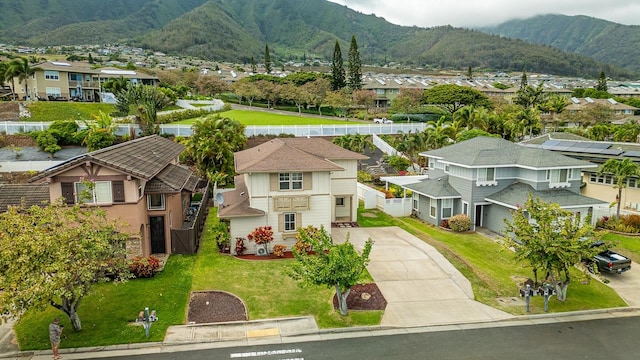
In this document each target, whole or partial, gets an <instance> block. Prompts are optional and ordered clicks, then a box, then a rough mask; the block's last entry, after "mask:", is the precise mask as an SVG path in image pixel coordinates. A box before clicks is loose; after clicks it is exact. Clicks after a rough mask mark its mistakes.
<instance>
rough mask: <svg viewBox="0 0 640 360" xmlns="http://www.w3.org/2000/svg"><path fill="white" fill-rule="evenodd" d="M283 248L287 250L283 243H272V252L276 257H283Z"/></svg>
mask: <svg viewBox="0 0 640 360" xmlns="http://www.w3.org/2000/svg"><path fill="white" fill-rule="evenodd" d="M285 250H287V245H284V244H275V245H273V254H274V255H275V256H277V257H283V256H284V251H285Z"/></svg>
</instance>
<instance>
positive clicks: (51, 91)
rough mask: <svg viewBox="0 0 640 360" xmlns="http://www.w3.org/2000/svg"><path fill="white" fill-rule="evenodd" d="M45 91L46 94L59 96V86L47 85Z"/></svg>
mask: <svg viewBox="0 0 640 360" xmlns="http://www.w3.org/2000/svg"><path fill="white" fill-rule="evenodd" d="M45 91H46V93H47V96H60V88H56V87H47V88H46V90H45Z"/></svg>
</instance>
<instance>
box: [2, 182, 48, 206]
mask: <svg viewBox="0 0 640 360" xmlns="http://www.w3.org/2000/svg"><path fill="white" fill-rule="evenodd" d="M49 199H50V198H49V184H1V185H0V212H3V211H7V207H8V206H20V205H21V204H22V202H23V201H24V205H25V206H27V207H29V206H33V205H43V204H46V203H49V201H50V200H49Z"/></svg>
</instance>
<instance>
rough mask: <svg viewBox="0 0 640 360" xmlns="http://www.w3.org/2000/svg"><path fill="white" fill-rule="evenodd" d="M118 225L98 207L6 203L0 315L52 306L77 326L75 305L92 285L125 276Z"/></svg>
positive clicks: (0, 219)
mask: <svg viewBox="0 0 640 360" xmlns="http://www.w3.org/2000/svg"><path fill="white" fill-rule="evenodd" d="M120 228H121V225H120V224H118V223H117V222H115V221H112V220H109V219H108V218H107V216H106V212H105V211H104V210H102V209H100V208H97V207H81V206H79V205H76V206H73V207H67V206H66V205H64V204H63V203H62V201H57V202H55V203H52V204H49V205H47V206H43V207H40V206H32V207H29V208H27V207H24V206H21V207H9V208H8V209H7V211H6V212H4V213H2V214H0V248H1V249H2V256H0V289H2V291H1V292H0V314H12V315H19V314H21V313H22V312H24V311H26V310H29V309H34V310H35V309H40V310H41V309H44V308H46V307H47V306H48V305H51V306H53V307H55V308H56V309H59V310H61V311H63V312H64V313H65V314H67V316H68V317H69V320H70V321H71V324H72V325H73V328H74V330H77V331H78V330H81V329H82V323H81V321H80V317H79V315H78V307H79V306H80V304H81V302H82V299H83V298H84V297H85V296H86V295H87V294H88V293H89V292H90V290H91V287H92V286H93V285H94V284H95V283H97V282H102V281H109V276H115V277H116V278H117V279H125V278H127V277H128V268H127V264H126V261H124V258H125V247H124V244H125V241H126V240H127V239H128V238H129V235H128V234H126V233H123V232H120V231H119V229H120ZM25 259H28V261H25Z"/></svg>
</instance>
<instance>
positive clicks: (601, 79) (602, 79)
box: [596, 71, 609, 92]
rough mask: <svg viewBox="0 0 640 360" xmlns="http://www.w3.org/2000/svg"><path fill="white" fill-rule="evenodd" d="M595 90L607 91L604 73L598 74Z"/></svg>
mask: <svg viewBox="0 0 640 360" xmlns="http://www.w3.org/2000/svg"><path fill="white" fill-rule="evenodd" d="M596 90H598V91H604V92H607V91H609V87H608V86H607V76H606V75H605V74H604V71H601V72H600V77H599V78H598V83H597V84H596Z"/></svg>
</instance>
